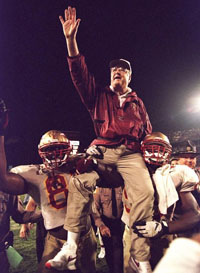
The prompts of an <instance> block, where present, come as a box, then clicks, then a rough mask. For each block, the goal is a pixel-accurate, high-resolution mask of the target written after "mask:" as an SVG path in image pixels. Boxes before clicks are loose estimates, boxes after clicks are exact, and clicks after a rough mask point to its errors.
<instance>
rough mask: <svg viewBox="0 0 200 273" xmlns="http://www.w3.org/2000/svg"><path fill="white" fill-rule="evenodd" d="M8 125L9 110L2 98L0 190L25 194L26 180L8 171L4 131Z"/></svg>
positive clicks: (0, 105)
mask: <svg viewBox="0 0 200 273" xmlns="http://www.w3.org/2000/svg"><path fill="white" fill-rule="evenodd" d="M7 125H8V110H7V109H6V106H5V103H4V101H3V100H2V99H1V98H0V190H1V191H4V192H7V193H11V194H24V193H25V192H26V189H25V180H24V179H23V178H22V177H21V176H20V175H17V174H12V173H8V172H7V160H6V154H5V148H4V133H5V130H6V127H7Z"/></svg>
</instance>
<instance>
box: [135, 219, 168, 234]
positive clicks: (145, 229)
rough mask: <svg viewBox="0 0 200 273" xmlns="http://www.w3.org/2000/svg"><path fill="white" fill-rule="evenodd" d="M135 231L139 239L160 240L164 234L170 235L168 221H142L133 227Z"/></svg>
mask: <svg viewBox="0 0 200 273" xmlns="http://www.w3.org/2000/svg"><path fill="white" fill-rule="evenodd" d="M133 231H134V232H135V233H136V234H138V236H139V237H147V238H159V237H161V236H162V235H164V234H167V233H169V229H168V225H167V222H166V221H161V222H157V221H147V222H146V221H141V222H136V223H135V224H134V225H133Z"/></svg>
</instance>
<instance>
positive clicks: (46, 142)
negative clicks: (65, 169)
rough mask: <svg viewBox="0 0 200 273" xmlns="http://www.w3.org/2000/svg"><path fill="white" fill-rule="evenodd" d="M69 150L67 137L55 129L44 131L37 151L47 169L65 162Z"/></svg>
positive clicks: (70, 149)
mask: <svg viewBox="0 0 200 273" xmlns="http://www.w3.org/2000/svg"><path fill="white" fill-rule="evenodd" d="M71 151H72V147H71V145H70V141H69V139H68V138H67V137H66V135H65V134H64V133H62V132H61V131H56V130H50V131H48V132H47V133H45V134H44V135H43V136H42V137H41V140H40V143H39V145H38V153H39V155H40V157H41V158H42V160H43V163H44V164H45V166H46V167H47V168H48V169H56V168H59V167H60V166H62V165H63V164H65V163H66V161H67V159H68V157H69V154H70V152H71Z"/></svg>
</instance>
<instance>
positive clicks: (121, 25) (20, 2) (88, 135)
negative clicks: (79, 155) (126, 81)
mask: <svg viewBox="0 0 200 273" xmlns="http://www.w3.org/2000/svg"><path fill="white" fill-rule="evenodd" d="M68 5H71V6H75V7H76V8H77V17H79V18H81V24H80V27H79V31H78V35H77V39H78V43H79V49H80V51H81V52H82V53H83V54H85V56H86V60H87V63H88V65H89V67H90V69H91V70H92V71H93V73H94V74H95V75H96V77H97V79H98V81H101V82H102V83H103V84H108V83H109V69H108V63H109V61H110V60H111V59H114V58H126V59H128V60H129V61H130V62H131V64H132V68H133V74H134V75H133V80H132V83H131V87H132V88H133V89H134V90H136V92H137V94H138V96H139V97H141V98H142V99H143V101H144V103H145V105H146V108H147V111H148V113H149V116H150V119H151V122H152V125H153V129H154V131H163V132H164V131H166V130H179V129H190V128H194V127H200V125H199V122H200V113H198V114H197V113H196V114H194V113H193V114H192V113H188V112H187V108H188V99H189V98H190V97H193V96H197V95H200V91H199V90H200V30H199V29H200V1H199V0H189V1H188V0H162V1H160V0H156V1H155V0H145V1H144V0H137V1H136V0H130V1H125V0H123V1H121V0H119V1H113V0H106V1H103V0H91V1H87V0H84V1H83V0H82V1H81V0H79V1H78V0H76V1H75V0H74V1H66V0H65V1H64V0H15V1H11V0H1V2H0V41H1V45H0V49H1V50H0V60H1V61H0V96H1V97H3V98H4V99H5V101H6V102H7V105H8V107H9V108H10V110H11V111H10V124H9V128H8V131H7V135H6V139H7V142H12V141H17V145H15V144H10V145H8V148H7V149H8V157H9V160H10V162H11V163H13V162H14V163H16V164H21V163H30V162H32V161H33V162H34V161H37V160H38V159H39V158H38V156H37V144H38V142H39V139H40V136H41V135H42V134H43V133H44V132H45V131H47V130H50V129H64V130H72V131H80V132H81V140H82V143H83V145H88V144H89V143H90V141H91V140H92V138H93V137H94V133H93V127H92V123H91V120H90V117H89V114H88V113H87V111H86V109H85V107H84V106H83V105H82V103H81V101H80V99H79V96H78V95H77V93H76V91H75V89H74V87H73V85H72V82H71V79H70V77H69V72H68V66H67V62H66V55H67V51H66V45H65V39H64V36H63V33H62V27H61V25H60V22H59V19H58V16H59V15H62V14H63V11H64V9H65V8H66V7H67V6H68Z"/></svg>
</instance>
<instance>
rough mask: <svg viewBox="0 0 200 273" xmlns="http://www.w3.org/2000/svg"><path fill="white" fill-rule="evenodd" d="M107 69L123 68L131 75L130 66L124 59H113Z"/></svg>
mask: <svg viewBox="0 0 200 273" xmlns="http://www.w3.org/2000/svg"><path fill="white" fill-rule="evenodd" d="M109 67H110V68H112V67H123V68H125V69H128V70H129V71H130V72H131V73H132V69H131V64H130V62H129V61H127V60H125V59H115V60H112V61H110V63H109Z"/></svg>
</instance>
